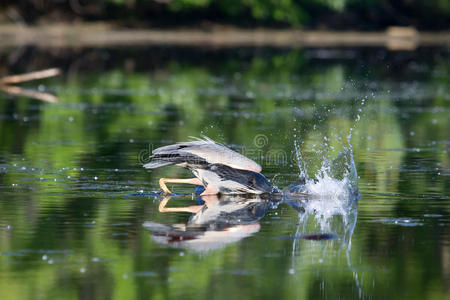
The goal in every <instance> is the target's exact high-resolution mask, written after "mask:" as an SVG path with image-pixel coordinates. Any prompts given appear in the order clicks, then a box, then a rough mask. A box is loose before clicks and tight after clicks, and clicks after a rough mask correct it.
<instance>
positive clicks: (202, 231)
mask: <svg viewBox="0 0 450 300" xmlns="http://www.w3.org/2000/svg"><path fill="white" fill-rule="evenodd" d="M171 198H173V197H172V196H166V197H165V198H164V199H163V200H162V201H161V202H160V205H159V211H160V212H162V213H170V212H190V213H193V214H194V215H192V216H191V218H189V220H188V222H187V223H185V224H173V225H163V224H159V223H155V222H145V223H144V226H145V227H146V228H147V229H148V230H149V231H150V232H151V234H152V239H153V240H154V241H155V242H157V243H160V244H166V245H169V246H171V247H174V248H186V249H191V250H197V251H208V250H215V249H220V248H223V247H225V246H226V245H227V244H229V243H233V242H237V241H240V240H241V239H243V238H246V237H249V236H251V235H252V234H254V233H256V232H258V231H259V230H260V228H261V225H260V224H259V223H258V220H259V219H261V218H262V217H263V216H264V215H265V214H266V212H267V211H268V210H269V209H270V208H272V207H274V206H276V205H277V202H276V201H272V200H270V199H264V198H261V197H260V196H258V195H247V196H243V195H221V196H220V198H219V196H217V195H208V196H202V197H201V200H203V202H204V204H202V205H193V206H186V207H167V203H168V202H169V200H170V199H171Z"/></svg>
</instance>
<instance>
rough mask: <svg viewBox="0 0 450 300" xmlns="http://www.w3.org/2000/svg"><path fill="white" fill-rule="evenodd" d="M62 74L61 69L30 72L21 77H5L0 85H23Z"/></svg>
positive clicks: (1, 79) (0, 79)
mask: <svg viewBox="0 0 450 300" xmlns="http://www.w3.org/2000/svg"><path fill="white" fill-rule="evenodd" d="M60 73H61V71H60V69H58V68H52V69H47V70H42V71H37V72H30V73H25V74H19V75H11V76H5V77H3V78H0V84H2V85H4V84H15V83H21V82H26V81H31V80H37V79H43V78H48V77H53V76H56V75H59V74H60Z"/></svg>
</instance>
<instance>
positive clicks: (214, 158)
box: [144, 137, 262, 173]
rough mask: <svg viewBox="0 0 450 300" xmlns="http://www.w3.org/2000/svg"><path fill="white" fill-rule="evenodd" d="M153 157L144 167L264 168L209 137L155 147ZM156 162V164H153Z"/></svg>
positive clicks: (258, 169) (258, 170) (251, 169)
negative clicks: (181, 164)
mask: <svg viewBox="0 0 450 300" xmlns="http://www.w3.org/2000/svg"><path fill="white" fill-rule="evenodd" d="M152 154H153V155H152V156H151V158H152V159H153V160H154V161H162V162H164V163H159V164H157V163H154V162H151V163H149V164H147V165H145V166H144V167H147V166H148V167H149V168H157V167H160V166H163V165H168V164H180V163H192V164H204V163H209V164H223V165H226V166H229V167H231V168H235V169H241V170H249V171H254V172H258V173H259V172H261V170H262V168H261V166H260V165H259V164H257V163H256V162H254V161H253V160H251V159H249V158H247V157H245V156H244V155H242V154H239V153H237V152H235V151H233V150H231V149H229V148H227V147H225V146H223V145H221V144H219V143H216V142H215V141H213V140H212V139H210V138H208V137H203V139H199V138H196V140H195V141H190V142H183V143H177V144H174V145H168V146H164V147H160V148H158V149H155V150H154V151H153V153H152ZM152 163H154V165H153V164H152Z"/></svg>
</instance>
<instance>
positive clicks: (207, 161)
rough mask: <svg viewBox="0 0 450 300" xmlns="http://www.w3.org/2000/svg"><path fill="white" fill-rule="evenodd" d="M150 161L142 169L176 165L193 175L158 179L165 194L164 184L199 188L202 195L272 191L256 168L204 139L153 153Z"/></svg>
mask: <svg viewBox="0 0 450 300" xmlns="http://www.w3.org/2000/svg"><path fill="white" fill-rule="evenodd" d="M150 158H151V159H152V161H151V162H150V163H148V164H145V165H144V167H145V168H148V169H154V168H158V167H162V166H167V165H177V166H180V167H184V168H187V169H189V170H191V171H192V173H193V174H194V175H195V178H191V179H175V178H161V179H160V181H159V183H160V186H161V188H162V189H163V191H164V192H166V193H170V190H169V189H168V188H167V186H166V185H165V184H166V183H167V182H172V183H188V184H196V185H202V186H204V187H205V191H204V192H203V193H202V194H203V195H211V194H218V193H222V194H263V193H270V192H271V190H272V186H271V185H270V183H269V181H268V180H267V179H266V178H265V177H264V175H262V174H261V173H260V172H261V170H262V168H261V166H260V165H259V164H257V163H256V162H254V161H253V160H251V159H249V158H247V157H245V156H244V155H242V154H239V153H237V152H235V151H233V150H231V149H229V148H227V147H225V146H223V145H221V144H218V143H216V142H214V141H213V140H211V139H209V138H206V137H205V138H204V139H197V140H194V141H190V142H184V143H177V144H174V145H169V146H164V147H161V148H158V149H155V150H154V151H153V153H152V155H151V156H150Z"/></svg>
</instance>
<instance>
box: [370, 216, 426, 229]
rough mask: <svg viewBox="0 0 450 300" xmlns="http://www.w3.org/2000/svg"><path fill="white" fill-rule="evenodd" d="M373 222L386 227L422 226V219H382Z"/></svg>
mask: <svg viewBox="0 0 450 300" xmlns="http://www.w3.org/2000/svg"><path fill="white" fill-rule="evenodd" d="M373 222H378V223H382V224H387V225H398V226H405V227H416V226H422V225H423V220H422V219H412V218H383V219H376V220H373Z"/></svg>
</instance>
